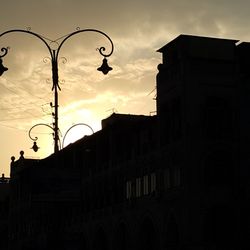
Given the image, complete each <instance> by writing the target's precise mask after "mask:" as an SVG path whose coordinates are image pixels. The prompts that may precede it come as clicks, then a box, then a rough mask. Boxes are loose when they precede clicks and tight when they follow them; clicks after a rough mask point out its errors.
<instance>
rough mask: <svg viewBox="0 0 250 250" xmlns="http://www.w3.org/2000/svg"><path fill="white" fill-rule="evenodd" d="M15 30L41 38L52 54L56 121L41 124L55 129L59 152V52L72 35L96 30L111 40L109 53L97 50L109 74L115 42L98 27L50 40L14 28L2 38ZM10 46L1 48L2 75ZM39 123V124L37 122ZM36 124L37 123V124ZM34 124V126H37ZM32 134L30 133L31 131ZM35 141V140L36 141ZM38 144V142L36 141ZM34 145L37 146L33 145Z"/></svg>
mask: <svg viewBox="0 0 250 250" xmlns="http://www.w3.org/2000/svg"><path fill="white" fill-rule="evenodd" d="M14 32H19V33H20V32H21V33H26V34H29V35H32V36H34V37H36V38H38V39H40V41H42V42H43V43H44V44H45V46H46V47H47V49H48V51H49V55H50V60H51V67H52V91H54V106H53V107H54V109H55V113H54V114H55V115H54V123H53V127H51V126H49V125H47V124H39V125H46V126H48V127H50V128H51V129H53V131H54V143H55V145H54V152H55V153H56V152H58V151H59V127H58V90H61V88H60V86H59V77H58V57H59V53H60V50H61V48H62V45H63V44H64V43H65V42H66V41H67V40H68V39H69V38H70V37H72V36H74V35H77V34H79V33H83V32H95V33H99V34H101V35H103V36H104V37H106V38H107V39H108V41H109V42H110V45H111V49H110V52H109V53H105V50H106V49H105V47H100V48H97V50H98V51H99V53H100V54H101V55H102V56H103V57H104V58H103V62H102V65H101V66H100V67H99V68H98V69H97V70H98V71H101V72H102V73H103V74H105V75H106V74H108V72H109V71H110V70H112V68H111V67H110V66H109V65H108V60H107V57H109V56H111V54H112V53H113V50H114V45H113V42H112V40H111V38H110V37H109V36H108V35H107V34H105V33H104V32H102V31H100V30H96V29H79V28H77V29H76V31H74V32H72V33H70V34H68V35H66V36H63V37H62V38H59V39H57V40H50V39H47V38H45V37H43V36H41V35H39V34H37V33H34V32H32V31H30V30H22V29H14V30H8V31H5V32H3V33H2V34H0V38H1V37H2V36H4V35H6V34H9V33H14ZM59 40H61V42H59ZM52 44H53V45H55V44H56V45H57V48H56V49H54V48H52V47H51V45H52ZM8 49H9V48H8V47H3V48H2V49H1V52H2V54H1V55H0V76H1V75H2V74H3V73H4V72H5V71H7V70H8V68H6V67H5V66H3V60H2V58H3V57H4V56H5V55H6V54H7V53H8ZM37 125H38V124H37ZM35 126H36V125H35ZM35 126H33V127H35ZM33 127H32V128H33ZM29 135H30V133H29ZM34 143H35V141H34ZM35 145H36V143H35ZM33 147H35V146H34V145H33ZM35 149H37V150H38V147H37V146H36V147H35Z"/></svg>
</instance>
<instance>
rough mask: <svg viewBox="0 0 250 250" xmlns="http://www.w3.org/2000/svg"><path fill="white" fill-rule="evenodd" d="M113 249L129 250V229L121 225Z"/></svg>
mask: <svg viewBox="0 0 250 250" xmlns="http://www.w3.org/2000/svg"><path fill="white" fill-rule="evenodd" d="M113 249H114V250H115V249H119V250H129V249H130V247H129V235H128V230H127V227H126V225H125V224H124V223H121V224H120V225H119V227H118V228H117V230H116V232H115V235H114V242H113Z"/></svg>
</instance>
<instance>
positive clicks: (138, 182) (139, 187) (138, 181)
mask: <svg viewBox="0 0 250 250" xmlns="http://www.w3.org/2000/svg"><path fill="white" fill-rule="evenodd" d="M135 196H136V197H140V196H141V178H136V191H135Z"/></svg>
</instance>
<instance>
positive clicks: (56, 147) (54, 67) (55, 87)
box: [52, 50, 59, 153]
mask: <svg viewBox="0 0 250 250" xmlns="http://www.w3.org/2000/svg"><path fill="white" fill-rule="evenodd" d="M52 55H53V56H52V79H53V87H52V90H54V102H55V103H54V108H55V116H54V124H53V125H54V133H55V134H54V143H55V145H54V152H55V153H56V152H58V151H59V145H58V143H59V134H58V131H59V128H58V88H59V84H58V61H57V57H56V51H55V50H53V53H52Z"/></svg>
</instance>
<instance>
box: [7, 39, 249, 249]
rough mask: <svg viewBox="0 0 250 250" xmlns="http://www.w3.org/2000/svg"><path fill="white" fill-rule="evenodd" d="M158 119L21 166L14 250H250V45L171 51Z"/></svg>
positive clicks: (195, 45)
mask: <svg viewBox="0 0 250 250" xmlns="http://www.w3.org/2000/svg"><path fill="white" fill-rule="evenodd" d="M159 52H160V53H162V56H163V62H162V64H160V65H159V66H158V69H159V73H158V74H157V115H155V116H142V115H125V114H116V113H113V114H112V115H111V116H110V117H108V118H107V119H105V120H103V121H102V130H100V131H98V132H96V133H94V134H93V135H91V136H85V137H83V138H82V139H80V140H78V141H77V142H75V143H73V144H70V145H69V146H67V147H66V148H64V149H63V150H61V151H59V152H58V153H56V154H53V155H51V156H49V157H48V158H46V159H43V160H31V159H25V157H24V155H23V152H22V153H21V156H20V159H18V160H17V161H14V159H12V163H11V181H10V185H11V194H10V223H9V227H10V230H9V243H10V250H19V249H20V250H25V249H41V250H43V249H53V250H54V249H60V250H61V249H63V250H73V249H88V250H99V249H105V250H109V249H110V250H115V249H119V250H133V249H139V250H142V249H143V250H149V249H150V250H151V249H154V250H163V249H171V250H177V249H178V250H179V249H180V250H184V249H185V250H191V249H195V250H215V249H216V250H217V249H235V250H240V249H249V245H250V244H249V242H248V237H249V229H250V221H249V197H250V193H249V190H250V186H249V159H250V157H249V156H250V154H249V139H250V134H249V123H250V118H249V114H248V113H249V110H248V108H249V107H250V96H249V95H250V91H249V86H248V85H249V73H248V72H249V70H248V69H249V66H250V65H249V60H248V54H249V53H250V45H249V44H248V43H238V41H236V40H229V39H218V38H208V37H197V36H189V35H180V36H178V37H177V38H176V39H174V40H173V41H171V42H170V43H168V44H167V45H165V46H164V47H162V48H161V49H159Z"/></svg>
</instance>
